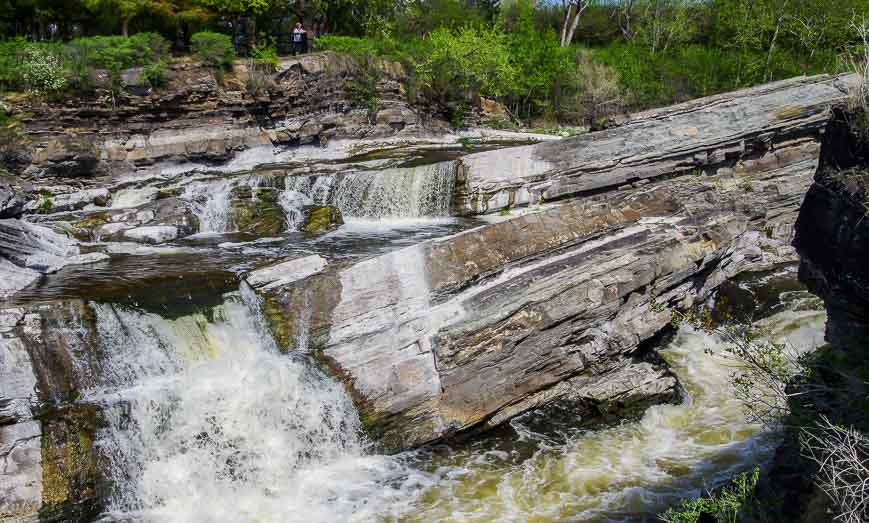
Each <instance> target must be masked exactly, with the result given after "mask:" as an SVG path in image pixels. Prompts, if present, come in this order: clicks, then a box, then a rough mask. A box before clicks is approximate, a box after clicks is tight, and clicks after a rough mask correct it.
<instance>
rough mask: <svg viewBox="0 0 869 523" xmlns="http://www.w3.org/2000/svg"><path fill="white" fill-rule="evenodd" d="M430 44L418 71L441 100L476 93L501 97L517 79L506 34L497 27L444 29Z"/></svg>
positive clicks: (461, 97) (454, 98)
mask: <svg viewBox="0 0 869 523" xmlns="http://www.w3.org/2000/svg"><path fill="white" fill-rule="evenodd" d="M427 44H428V45H427V47H428V49H427V53H426V54H425V56H423V57H421V58H420V59H419V61H418V62H417V64H416V73H417V75H418V76H419V79H420V80H421V82H422V84H423V86H424V87H425V88H427V89H428V91H429V94H430V95H432V96H435V97H439V98H440V99H441V101H450V100H453V101H455V100H464V99H466V98H467V97H468V95H470V94H472V93H477V94H481V95H484V96H490V97H498V96H501V95H504V94H506V93H507V92H508V91H509V90H510V86H512V85H513V82H514V81H515V76H516V72H515V69H514V68H513V65H512V64H511V63H510V52H509V49H508V46H507V42H506V38H505V35H504V33H503V32H501V31H500V30H498V29H497V28H487V27H472V26H466V27H464V28H462V29H459V30H458V31H451V30H449V29H443V28H441V29H438V30H436V31H434V32H433V33H432V34H431V35H430V36H429V39H428V42H427Z"/></svg>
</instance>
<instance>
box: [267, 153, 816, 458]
mask: <svg viewBox="0 0 869 523" xmlns="http://www.w3.org/2000/svg"><path fill="white" fill-rule="evenodd" d="M815 150H817V149H815ZM761 165H769V166H771V167H773V168H772V169H770V170H761V171H760V172H757V171H755V172H754V173H753V174H750V175H749V174H745V173H743V172H737V171H728V172H723V173H720V174H718V175H714V176H707V175H689V176H683V177H680V178H676V179H673V180H670V181H668V182H665V183H659V184H650V185H645V186H641V187H637V188H627V189H623V190H619V191H614V192H612V193H607V194H605V195H600V196H598V197H595V198H587V199H579V200H576V201H571V202H568V203H564V204H559V205H555V206H553V207H551V208H546V209H541V210H536V211H534V212H530V213H528V214H525V215H522V216H519V217H515V218H510V219H507V220H506V221H502V222H500V223H495V224H492V225H487V226H484V227H481V228H477V229H473V230H470V231H466V232H463V233H459V234H457V235H455V236H451V237H448V238H445V239H441V240H432V241H428V242H425V243H422V244H419V245H415V246H412V247H408V248H405V249H402V250H399V251H395V252H392V253H390V254H386V255H384V256H380V257H376V258H373V259H369V260H365V261H362V262H359V263H356V264H353V265H349V266H348V265H345V264H334V265H331V266H327V267H325V268H320V267H318V269H317V271H316V272H315V273H312V274H311V275H309V276H307V277H304V278H302V279H291V280H292V281H288V282H286V283H285V284H271V285H267V286H262V285H259V287H260V288H259V289H258V291H259V292H260V294H261V295H262V297H263V302H264V308H265V312H266V315H267V317H268V318H269V319H270V322H271V324H272V327H273V330H274V332H275V333H276V334H277V338H278V340H279V341H280V343H282V344H283V346H285V347H286V348H289V349H292V348H295V347H297V345H298V343H299V342H298V340H304V341H305V343H307V344H309V348H310V349H314V351H315V354H316V355H317V356H318V357H319V358H320V359H321V360H322V361H323V362H324V363H325V364H326V365H327V366H329V367H330V368H331V369H332V370H333V371H334V373H335V374H336V375H337V376H340V377H342V378H343V379H344V380H345V382H346V383H347V384H348V386H349V387H350V388H351V390H352V392H353V394H354V398H355V400H356V402H357V406H358V408H359V410H360V413H361V416H362V418H363V420H364V421H365V423H366V424H367V425H368V426H369V427H370V428H371V429H372V431H373V432H374V433H376V434H378V435H379V437H380V441H381V442H383V443H384V445H385V446H386V447H387V448H390V449H398V448H406V447H409V446H415V445H419V444H423V443H426V442H429V441H433V440H437V439H440V438H443V437H446V436H449V435H452V434H455V433H457V432H461V431H466V430H469V429H477V428H481V427H485V426H491V425H495V424H497V423H500V422H502V421H504V420H506V419H509V418H510V417H512V416H514V415H517V414H519V413H522V412H524V411H526V410H528V409H530V408H534V407H537V406H541V405H544V404H546V403H549V402H552V401H554V400H556V399H564V400H571V401H573V402H580V403H585V404H587V405H588V407H589V411H594V410H595V409H597V410H598V411H599V412H598V413H601V411H606V410H607V407H606V405H607V404H608V403H611V402H612V400H611V399H612V398H617V397H620V396H626V397H627V396H629V395H630V394H631V392H630V391H632V390H638V391H643V387H644V385H643V384H644V383H645V384H653V385H651V390H645V391H643V392H641V393H638V394H636V398H634V399H635V400H636V401H639V399H640V397H642V396H646V395H647V396H648V397H658V398H659V399H670V400H673V399H675V398H676V397H678V394H677V392H676V390H675V382H668V381H666V380H664V381H660V382H658V381H657V380H655V379H648V377H649V376H655V375H656V373H660V372H661V371H660V369H658V368H657V367H656V366H654V365H648V364H647V365H640V366H636V365H633V364H632V365H629V362H631V361H634V360H635V358H636V357H637V350H638V347H639V346H640V344H641V343H642V342H643V341H644V340H647V339H649V338H650V337H652V336H653V335H655V334H656V333H658V332H659V331H660V330H661V329H662V328H664V327H665V326H666V325H667V324H668V322H669V320H670V314H669V311H668V310H667V307H668V306H672V307H678V308H686V307H690V306H692V305H693V304H695V303H697V302H698V300H702V299H705V298H706V297H707V296H708V295H709V294H710V293H711V292H712V290H714V288H715V287H716V286H717V285H719V284H720V283H721V282H723V281H724V280H726V279H727V278H729V277H732V276H733V275H735V274H738V273H739V272H742V271H744V270H748V269H762V268H769V267H772V266H775V265H776V264H779V263H783V262H787V261H791V262H792V261H794V259H795V258H794V252H793V251H792V250H791V249H790V248H789V247H788V246H787V243H788V242H789V240H790V238H791V233H792V224H793V221H794V219H795V215H796V211H797V209H798V206H799V203H800V201H801V200H802V196H803V194H804V192H805V190H806V189H807V188H808V186H809V185H810V183H811V176H812V174H813V173H814V170H815V166H816V162H815V161H814V160H811V159H809V160H803V161H797V162H795V163H793V164H790V165H786V166H784V167H779V168H775V167H776V166H777V165H778V164H777V163H776V162H775V161H770V160H766V161H765V162H763V163H762V164H761ZM298 263H299V264H310V263H311V262H310V261H308V260H307V259H302V260H300V261H299V262H298ZM283 270H284V271H287V272H289V273H296V274H297V273H302V274H304V271H301V270H296V269H295V268H293V265H292V262H285V265H284V267H283ZM250 277H252V278H255V279H256V278H259V276H258V272H254V273H252V276H250ZM272 280H274V276H273V277H272ZM653 299H654V301H656V302H657V303H658V304H661V307H658V306H656V305H654V304H653ZM626 369H627V370H626ZM658 377H660V376H658ZM602 384H606V386H610V385H611V386H612V387H613V390H611V391H606V387H604V388H603V389H602V388H601V385H602ZM608 398H609V399H608ZM639 403H640V404H642V401H639Z"/></svg>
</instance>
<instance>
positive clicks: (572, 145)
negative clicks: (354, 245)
mask: <svg viewBox="0 0 869 523" xmlns="http://www.w3.org/2000/svg"><path fill="white" fill-rule="evenodd" d="M851 81H853V77H852V76H847V75H845V76H838V77H830V76H814V77H810V78H794V79H791V80H785V81H781V82H776V83H772V84H768V85H763V86H759V87H755V88H752V89H746V90H743V91H737V92H733V93H727V94H722V95H718V96H713V97H709V98H703V99H700V100H695V101H691V102H687V103H684V104H680V105H676V106H672V107H668V108H665V109H660V110H654V111H649V112H645V113H640V114H637V115H635V116H633V117H632V118H631V119H630V120H629V121H628V122H627V123H625V124H624V125H622V126H620V127H617V128H613V129H608V130H605V131H601V132H596V133H591V134H586V135H582V136H578V137H575V138H568V139H565V140H559V141H556V142H545V143H540V144H536V145H529V146H526V147H518V148H514V149H510V150H509V151H493V152H483V153H478V154H472V155H468V156H465V157H464V158H462V159H461V160H460V161H459V165H458V171H459V174H458V179H457V187H456V194H455V208H456V211H457V212H458V213H460V214H478V213H486V212H493V211H498V210H500V209H505V208H511V207H515V206H523V205H529V204H537V203H539V202H542V201H551V200H557V199H562V198H567V197H571V196H577V195H583V194H589V193H595V192H601V191H606V190H612V189H614V188H616V187H619V186H622V185H625V184H631V183H638V182H639V183H642V182H645V181H647V180H652V179H655V178H657V177H661V176H673V175H674V174H679V173H689V172H715V171H716V170H718V169H722V168H725V169H727V168H733V169H737V170H738V169H740V168H744V167H748V168H752V166H751V164H753V163H754V162H778V163H789V162H790V161H792V160H791V159H789V158H782V156H786V155H788V154H789V153H788V150H791V149H793V148H794V147H795V146H798V145H799V143H801V142H804V141H806V140H808V141H812V140H813V139H814V138H813V137H814V136H816V135H817V134H818V132H819V130H820V129H822V128H823V127H824V126H825V125H826V122H827V119H828V116H829V109H830V106H831V105H833V104H835V103H837V102H840V101H842V100H844V99H845V97H846V96H847V92H848V85H849V83H850V82H851ZM797 149H798V147H797ZM770 153H773V155H772V156H771V155H770ZM795 154H797V155H799V154H801V153H800V152H799V151H797V152H796V153H795Z"/></svg>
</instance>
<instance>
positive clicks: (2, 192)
mask: <svg viewBox="0 0 869 523" xmlns="http://www.w3.org/2000/svg"><path fill="white" fill-rule="evenodd" d="M25 204H26V201H25V199H24V197H23V196H22V195H21V194H20V193H19V192H18V191H16V190H15V189H13V188H12V186H11V185H9V184H8V183H6V182H3V181H0V219H3V218H18V217H19V216H21V213H22V212H24V205H25Z"/></svg>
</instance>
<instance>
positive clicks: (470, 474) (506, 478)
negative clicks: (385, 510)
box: [401, 292, 825, 523]
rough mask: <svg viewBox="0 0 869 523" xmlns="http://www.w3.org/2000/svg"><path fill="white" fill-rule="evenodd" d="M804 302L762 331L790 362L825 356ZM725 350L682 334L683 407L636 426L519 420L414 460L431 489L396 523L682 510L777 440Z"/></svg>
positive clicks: (678, 348)
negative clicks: (739, 384) (737, 383)
mask: <svg viewBox="0 0 869 523" xmlns="http://www.w3.org/2000/svg"><path fill="white" fill-rule="evenodd" d="M806 295H807V293H804V292H799V293H793V294H792V295H791V296H790V297H789V298H790V301H789V303H788V305H787V308H786V310H784V311H781V312H779V313H777V314H775V315H773V316H772V317H770V318H767V319H766V320H762V321H761V322H760V323H761V325H760V326H761V327H763V328H765V329H766V330H767V331H768V332H769V337H770V338H771V339H772V340H774V341H776V342H779V343H787V344H788V345H790V346H791V347H792V348H793V350H795V351H796V352H800V351H804V350H808V349H810V348H813V347H816V346H819V345H821V344H823V325H824V319H825V316H824V313H823V312H822V311H820V310H817V309H813V308H812V305H811V299H810V298H808V297H807V296H806ZM723 348H724V344H723V342H722V340H721V339H719V338H717V337H716V336H713V335H710V334H706V333H703V332H699V331H696V330H694V329H692V328H690V327H687V326H686V327H683V328H682V329H681V330H680V331H679V332H678V334H677V336H676V338H675V339H674V340H673V341H672V342H671V343H670V344H669V345H668V346H667V347H666V348H665V349H664V350H663V351H662V355H663V356H664V358H665V359H666V360H667V361H668V362H669V363H670V365H671V366H672V368H673V370H674V371H675V373H676V374H677V375H678V376H679V378H680V380H681V381H682V384H683V385H684V386H685V388H686V392H687V398H686V400H685V401H684V402H683V403H682V404H680V405H659V406H655V407H651V408H650V409H649V410H648V411H647V412H646V413H645V415H644V416H643V417H642V419H641V420H640V421H639V422H637V423H627V424H623V425H619V426H616V427H612V428H606V429H602V430H596V431H581V430H576V431H574V432H572V433H571V434H569V435H568V436H567V437H566V441H565V438H564V435H563V434H561V435H557V436H556V437H552V436H550V435H547V434H540V433H537V432H535V431H534V430H533V429H531V428H530V426H534V425H529V424H528V421H529V420H530V419H531V418H530V417H526V418H524V419H523V418H520V419H517V420H514V421H513V423H512V424H511V425H512V426H513V428H514V429H515V430H516V432H517V433H518V438H517V439H512V440H497V439H496V440H494V441H489V442H484V443H482V444H480V445H478V446H476V447H470V448H461V449H456V451H454V452H450V453H445V452H437V453H429V452H421V453H419V455H418V462H417V463H418V464H419V466H420V467H422V468H423V469H424V470H429V471H431V473H432V474H434V475H436V476H438V477H439V479H438V481H437V486H435V487H433V488H430V489H428V490H427V491H426V492H425V493H424V494H423V495H422V496H421V500H422V501H421V502H420V503H419V504H418V506H417V507H415V510H414V512H413V514H408V515H407V516H406V517H404V518H402V519H401V520H402V521H405V522H408V523H410V522H427V521H456V522H466V521H467V522H470V521H515V522H520V521H521V522H527V521H535V522H560V521H589V522H591V521H594V522H600V521H657V520H658V519H657V516H656V515H657V514H658V513H660V512H662V511H663V510H665V509H666V508H667V507H669V506H672V505H673V504H675V503H677V501H678V500H679V499H681V498H684V497H691V496H697V495H700V494H703V493H704V492H705V490H706V489H707V488H714V487H716V486H719V485H721V484H722V483H724V482H726V481H728V480H729V479H730V478H732V477H733V476H735V475H736V474H737V473H738V472H740V471H744V470H748V469H750V468H752V467H753V466H755V465H759V464H762V463H764V462H765V461H767V460H768V459H770V458H771V456H772V453H773V450H774V449H775V447H776V445H777V441H778V438H777V435H776V434H775V433H774V432H772V431H768V430H764V428H763V427H762V426H760V425H758V424H755V423H751V422H749V421H747V419H746V415H745V411H744V407H743V405H742V403H741V401H740V400H738V399H737V398H736V397H735V396H734V394H733V390H732V384H731V374H732V372H733V371H734V370H735V369H734V364H735V363H734V361H733V360H732V359H729V358H725V357H722V356H720V355H716V354H715V353H720V351H721V350H722V349H723ZM708 349H712V353H710V352H709V351H708ZM529 416H531V417H533V416H534V414H530V415H529Z"/></svg>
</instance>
